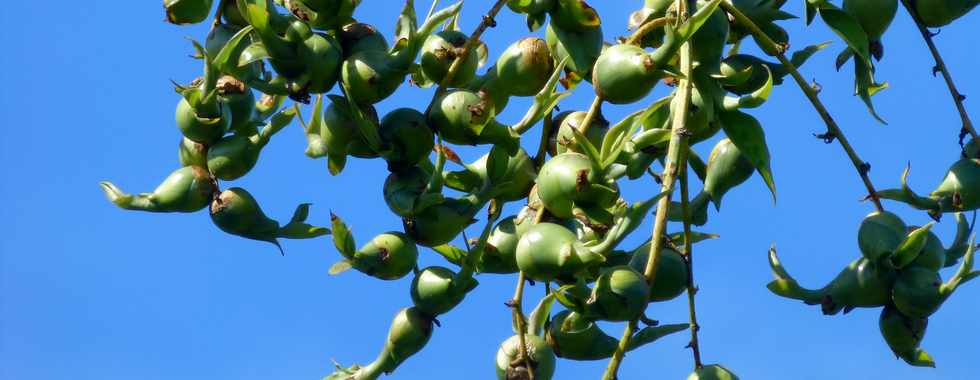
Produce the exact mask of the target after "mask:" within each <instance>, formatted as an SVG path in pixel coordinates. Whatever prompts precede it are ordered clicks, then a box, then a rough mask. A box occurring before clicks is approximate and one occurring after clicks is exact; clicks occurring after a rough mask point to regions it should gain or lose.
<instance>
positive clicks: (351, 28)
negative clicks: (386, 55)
mask: <svg viewBox="0 0 980 380" xmlns="http://www.w3.org/2000/svg"><path fill="white" fill-rule="evenodd" d="M337 36H338V37H337V38H338V39H339V40H340V46H341V47H343V51H344V59H347V58H349V57H350V56H352V55H355V54H358V53H361V52H365V51H388V40H386V39H385V36H384V35H383V34H381V33H379V32H378V30H377V29H375V28H374V26H372V25H370V24H365V23H360V22H353V23H350V24H347V25H344V27H343V28H340V30H339V31H338V32H337Z"/></svg>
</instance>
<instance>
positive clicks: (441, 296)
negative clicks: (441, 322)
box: [411, 267, 476, 317]
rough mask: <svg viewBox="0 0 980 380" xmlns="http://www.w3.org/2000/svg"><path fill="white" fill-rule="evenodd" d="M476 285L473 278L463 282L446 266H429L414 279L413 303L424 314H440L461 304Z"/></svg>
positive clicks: (412, 289)
mask: <svg viewBox="0 0 980 380" xmlns="http://www.w3.org/2000/svg"><path fill="white" fill-rule="evenodd" d="M475 286H476V282H475V281H473V280H471V281H468V282H466V283H462V282H461V280H457V279H456V273H455V272H453V271H452V270H450V269H448V268H444V267H428V268H425V269H423V270H422V271H420V272H419V273H418V274H416V275H415V279H414V280H412V288H411V296H412V303H414V304H415V307H416V308H418V309H419V311H421V312H422V313H423V314H425V315H430V316H433V317H435V316H438V315H441V314H445V313H448V312H449V311H450V310H452V309H453V308H454V307H456V305H459V303H460V302H462V301H463V298H464V297H465V296H466V293H467V292H468V291H469V290H471V289H473V288H474V287H475Z"/></svg>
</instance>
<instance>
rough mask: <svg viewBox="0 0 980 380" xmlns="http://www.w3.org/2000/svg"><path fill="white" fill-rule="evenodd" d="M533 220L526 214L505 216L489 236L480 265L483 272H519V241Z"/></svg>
mask: <svg viewBox="0 0 980 380" xmlns="http://www.w3.org/2000/svg"><path fill="white" fill-rule="evenodd" d="M531 225H532V222H531V220H530V218H528V217H526V215H520V216H510V217H507V218H504V219H503V220H501V221H500V222H499V223H497V225H496V226H494V228H493V231H491V232H490V237H489V238H487V247H486V251H485V252H483V262H482V263H481V265H480V269H481V272H483V273H499V274H510V273H517V272H518V271H519V270H520V269H519V268H517V243H518V242H519V241H520V239H521V236H524V233H525V232H527V230H529V229H531Z"/></svg>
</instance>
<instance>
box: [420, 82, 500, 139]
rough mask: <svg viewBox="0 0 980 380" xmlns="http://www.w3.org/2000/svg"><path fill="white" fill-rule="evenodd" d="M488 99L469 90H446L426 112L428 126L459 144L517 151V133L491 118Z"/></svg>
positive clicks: (491, 109) (491, 107)
mask: <svg viewBox="0 0 980 380" xmlns="http://www.w3.org/2000/svg"><path fill="white" fill-rule="evenodd" d="M494 112H495V110H494V106H493V103H492V102H491V101H489V100H488V99H487V98H484V97H483V96H480V95H479V94H476V93H474V92H472V91H468V90H456V91H452V92H449V93H447V94H445V95H443V96H442V97H440V98H439V99H438V100H436V102H435V105H434V106H433V107H432V109H431V110H430V112H429V115H428V121H429V123H428V124H429V126H430V127H432V128H433V129H435V130H436V131H437V132H439V136H441V137H442V138H443V140H445V141H446V142H449V143H452V144H458V145H478V144H494V145H500V146H501V147H503V148H506V149H507V150H508V151H516V150H517V148H518V147H519V145H520V136H519V135H517V133H515V132H514V131H513V130H512V129H511V128H510V127H508V126H506V125H503V124H500V123H498V122H497V121H496V120H494V118H493V116H494Z"/></svg>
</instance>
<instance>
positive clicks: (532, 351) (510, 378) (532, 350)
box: [494, 334, 557, 380]
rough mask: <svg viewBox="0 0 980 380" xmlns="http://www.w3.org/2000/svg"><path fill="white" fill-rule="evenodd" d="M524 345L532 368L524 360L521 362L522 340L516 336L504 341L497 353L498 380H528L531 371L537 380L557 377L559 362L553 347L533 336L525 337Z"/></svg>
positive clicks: (548, 379) (549, 379)
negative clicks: (556, 371) (556, 366)
mask: <svg viewBox="0 0 980 380" xmlns="http://www.w3.org/2000/svg"><path fill="white" fill-rule="evenodd" d="M524 344H525V347H526V350H527V355H528V360H529V361H530V362H531V365H530V367H531V368H530V369H528V368H527V366H526V364H525V362H524V360H520V358H521V338H520V337H519V336H517V335H514V336H512V337H510V338H508V339H507V340H506V341H504V343H503V344H501V345H500V349H499V350H498V351H497V358H496V360H495V361H494V363H495V364H496V369H497V380H516V379H528V378H530V377H529V376H530V374H529V373H528V372H529V371H531V372H533V374H534V375H533V376H534V379H535V380H551V378H552V377H553V376H554V375H555V365H556V363H555V362H556V361H557V360H556V358H555V352H554V351H553V350H552V349H551V346H549V345H548V343H547V342H545V340H544V339H542V338H541V337H539V336H537V335H531V334H527V335H525V336H524Z"/></svg>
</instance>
